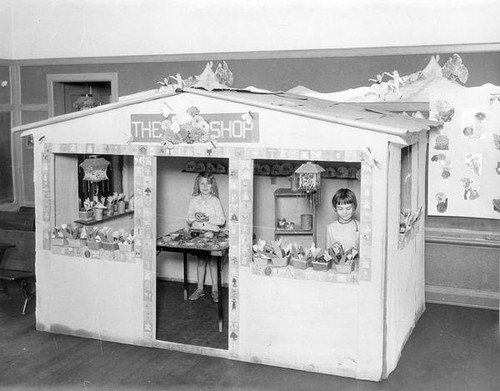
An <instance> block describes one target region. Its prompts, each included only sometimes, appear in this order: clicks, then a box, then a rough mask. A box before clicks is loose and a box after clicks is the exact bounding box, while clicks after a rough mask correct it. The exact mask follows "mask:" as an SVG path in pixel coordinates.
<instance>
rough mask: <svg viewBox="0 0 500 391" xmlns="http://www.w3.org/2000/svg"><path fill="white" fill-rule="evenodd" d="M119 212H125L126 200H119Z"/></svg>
mask: <svg viewBox="0 0 500 391" xmlns="http://www.w3.org/2000/svg"><path fill="white" fill-rule="evenodd" d="M118 213H120V214H121V213H125V201H118Z"/></svg>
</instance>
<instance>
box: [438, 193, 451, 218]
mask: <svg viewBox="0 0 500 391" xmlns="http://www.w3.org/2000/svg"><path fill="white" fill-rule="evenodd" d="M436 201H437V204H436V210H437V211H438V212H439V213H444V212H446V210H447V209H448V197H447V196H446V194H444V193H437V194H436Z"/></svg>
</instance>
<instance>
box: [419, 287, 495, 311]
mask: <svg viewBox="0 0 500 391" xmlns="http://www.w3.org/2000/svg"><path fill="white" fill-rule="evenodd" d="M499 297H500V295H499V293H498V292H489V291H478V290H474V289H463V288H453V287H446V286H436V285H426V286H425V301H426V302H427V303H440V304H448V305H457V306H462V307H475V308H486V309H491V310H498V307H499Z"/></svg>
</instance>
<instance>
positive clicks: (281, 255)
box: [252, 239, 290, 267]
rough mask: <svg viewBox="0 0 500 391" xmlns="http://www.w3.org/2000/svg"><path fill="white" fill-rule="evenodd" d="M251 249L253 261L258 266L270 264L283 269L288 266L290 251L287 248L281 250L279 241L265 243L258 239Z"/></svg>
mask: <svg viewBox="0 0 500 391" xmlns="http://www.w3.org/2000/svg"><path fill="white" fill-rule="evenodd" d="M252 249H253V253H254V255H253V261H254V263H255V264H256V265H258V266H267V265H268V264H269V263H271V264H272V265H273V266H279V267H284V266H287V265H288V262H289V260H290V251H289V249H288V248H286V249H283V248H282V246H281V240H278V241H275V240H270V241H265V240H263V239H259V240H258V242H257V243H256V244H254V245H253V247H252Z"/></svg>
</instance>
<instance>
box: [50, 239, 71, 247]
mask: <svg viewBox="0 0 500 391" xmlns="http://www.w3.org/2000/svg"><path fill="white" fill-rule="evenodd" d="M51 243H52V245H53V246H65V245H67V244H68V240H67V239H66V238H52V240H51Z"/></svg>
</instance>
